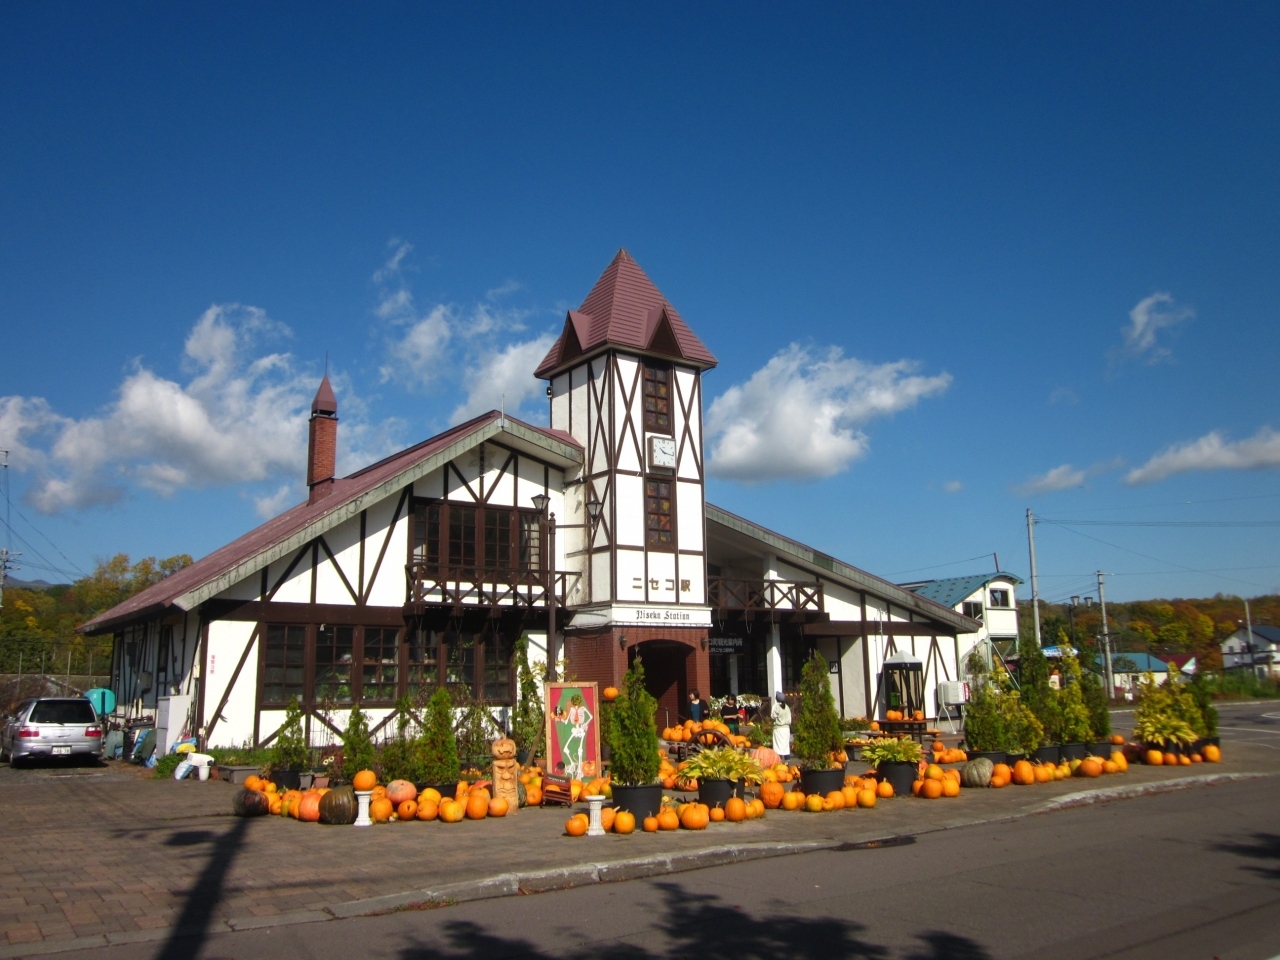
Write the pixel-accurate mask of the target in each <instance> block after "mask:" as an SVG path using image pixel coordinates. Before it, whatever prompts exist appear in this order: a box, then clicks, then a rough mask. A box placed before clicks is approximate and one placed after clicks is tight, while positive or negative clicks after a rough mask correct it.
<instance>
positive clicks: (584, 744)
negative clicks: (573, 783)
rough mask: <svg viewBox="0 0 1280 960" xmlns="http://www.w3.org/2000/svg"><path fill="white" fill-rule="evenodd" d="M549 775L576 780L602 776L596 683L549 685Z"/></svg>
mask: <svg viewBox="0 0 1280 960" xmlns="http://www.w3.org/2000/svg"><path fill="white" fill-rule="evenodd" d="M546 697H547V702H546V717H547V773H550V774H555V775H558V776H562V777H569V778H570V779H572V780H591V779H593V778H594V777H598V776H599V775H600V695H599V693H598V691H597V687H596V684H594V683H548V684H547V685H546Z"/></svg>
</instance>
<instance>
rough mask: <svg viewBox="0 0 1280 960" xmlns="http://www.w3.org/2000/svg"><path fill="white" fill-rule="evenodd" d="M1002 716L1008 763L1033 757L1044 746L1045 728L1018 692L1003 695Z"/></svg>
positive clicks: (1001, 700)
mask: <svg viewBox="0 0 1280 960" xmlns="http://www.w3.org/2000/svg"><path fill="white" fill-rule="evenodd" d="M1000 714H1001V726H1002V729H1003V731H1004V751H1005V755H1006V762H1008V763H1017V762H1018V761H1019V760H1025V759H1026V758H1027V757H1029V756H1033V755H1034V754H1035V752H1036V751H1037V750H1038V749H1039V748H1040V747H1041V746H1042V745H1043V742H1044V727H1042V726H1041V725H1040V721H1039V720H1038V719H1037V718H1036V715H1035V713H1034V712H1032V710H1031V708H1030V707H1028V706H1027V705H1026V704H1025V703H1023V702H1022V696H1021V694H1019V693H1018V691H1017V690H1005V691H1003V692H1002V693H1001V695H1000Z"/></svg>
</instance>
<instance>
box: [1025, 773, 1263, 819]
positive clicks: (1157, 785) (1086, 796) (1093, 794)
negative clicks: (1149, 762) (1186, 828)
mask: <svg viewBox="0 0 1280 960" xmlns="http://www.w3.org/2000/svg"><path fill="white" fill-rule="evenodd" d="M1274 776H1276V774H1274V773H1207V774H1205V775H1203V776H1198V777H1179V778H1178V779H1177V780H1159V781H1156V782H1154V783H1135V784H1133V785H1131V786H1124V787H1102V788H1101V789H1098V790H1081V791H1080V792H1079V793H1068V794H1064V795H1063V796H1061V797H1055V798H1054V799H1053V800H1050V801H1049V802H1048V803H1046V804H1044V805H1043V806H1041V807H1040V808H1039V809H1038V810H1036V811H1034V812H1035V813H1052V812H1053V811H1054V810H1067V809H1069V808H1071V807H1087V806H1090V805H1091V804H1095V803H1107V802H1109V801H1111V800H1128V799H1130V798H1132V797H1145V796H1148V795H1151V794H1156V793H1170V792H1172V791H1174V790H1188V789H1190V788H1192V787H1207V786H1211V785H1213V784H1215V783H1233V782H1235V781H1237V780H1256V779H1258V778H1259V777H1274Z"/></svg>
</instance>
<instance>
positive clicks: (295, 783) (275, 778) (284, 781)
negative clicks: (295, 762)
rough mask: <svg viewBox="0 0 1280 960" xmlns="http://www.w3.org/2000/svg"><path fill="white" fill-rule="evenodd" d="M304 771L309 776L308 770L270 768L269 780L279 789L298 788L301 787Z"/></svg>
mask: <svg viewBox="0 0 1280 960" xmlns="http://www.w3.org/2000/svg"><path fill="white" fill-rule="evenodd" d="M304 772H305V773H306V775H307V776H308V777H310V776H311V771H310V770H307V771H302V770H272V771H271V781H272V782H273V783H274V784H275V785H276V786H277V787H279V788H280V789H281V790H298V789H300V788H301V787H302V774H303V773H304Z"/></svg>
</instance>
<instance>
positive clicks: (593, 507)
mask: <svg viewBox="0 0 1280 960" xmlns="http://www.w3.org/2000/svg"><path fill="white" fill-rule="evenodd" d="M602 512H604V504H603V503H601V502H600V501H599V500H597V499H596V496H595V494H594V493H593V494H592V495H591V499H590V500H588V501H587V517H588V519H589V520H590V524H589V526H588V527H587V560H586V563H587V603H591V602H593V601H594V600H595V598H596V592H595V587H594V584H593V583H592V579H591V578H592V569H591V568H592V567H593V566H594V564H593V563H592V553H591V550H592V548H593V547H594V546H595V540H596V526H597V525H598V524H599V523H600V514H601V513H602Z"/></svg>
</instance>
